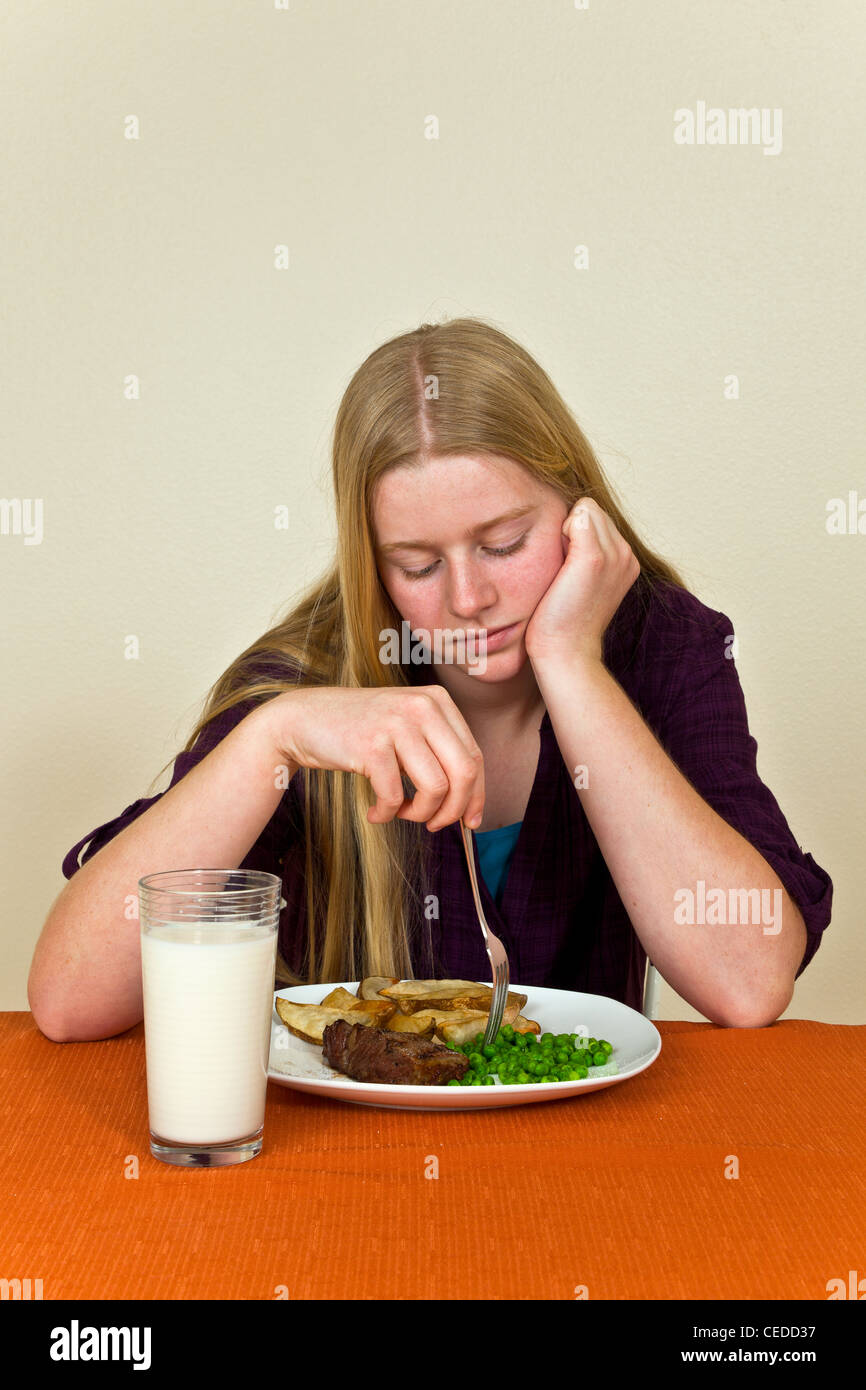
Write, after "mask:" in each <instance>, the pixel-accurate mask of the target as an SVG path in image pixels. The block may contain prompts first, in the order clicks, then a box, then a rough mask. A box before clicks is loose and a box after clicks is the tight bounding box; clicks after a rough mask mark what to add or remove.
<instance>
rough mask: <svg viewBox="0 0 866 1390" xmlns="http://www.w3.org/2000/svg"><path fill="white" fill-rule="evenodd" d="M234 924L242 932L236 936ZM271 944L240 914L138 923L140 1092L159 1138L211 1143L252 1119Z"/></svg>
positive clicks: (235, 1133) (267, 1016)
mask: <svg viewBox="0 0 866 1390" xmlns="http://www.w3.org/2000/svg"><path fill="white" fill-rule="evenodd" d="M241 928H243V929H245V930H246V933H248V935H247V936H246V939H241V940H238V934H239V929H241ZM202 938H204V941H206V942H207V944H206V945H205V944H201V945H198V944H196V942H198V941H200V940H202ZM276 948H277V937H276V932H275V931H269V930H265V929H263V928H262V927H261V926H260V925H257V924H253V923H250V922H238V923H233V924H232V925H231V926H230V927H228V926H220V925H214V924H205V925H204V926H203V927H196V926H194V925H192V924H191V925H189V926H182V927H159V926H157V927H155V928H154V929H153V930H152V931H147V932H143V933H142V936H141V966H142V980H143V988H144V1019H145V1027H144V1039H145V1051H146V1054H147V1099H148V1108H149V1112H150V1128H151V1130H152V1132H153V1133H154V1134H155V1135H157V1136H158V1137H159V1138H161V1139H170V1140H172V1141H176V1142H178V1143H182V1144H220V1143H224V1142H230V1141H231V1140H233V1139H243V1138H246V1137H247V1136H248V1135H250V1134H253V1133H255V1131H256V1130H257V1129H258V1128H259V1127H260V1125H261V1124H262V1121H263V1119H264V1107H265V1090H266V1088H267V1071H268V1051H269V1045H270V1033H271V1014H272V1012H273V997H274V995H273V992H274V961H275V956H276Z"/></svg>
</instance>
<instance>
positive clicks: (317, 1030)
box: [276, 999, 394, 1046]
mask: <svg viewBox="0 0 866 1390" xmlns="http://www.w3.org/2000/svg"><path fill="white" fill-rule="evenodd" d="M276 1008H277V1013H278V1014H279V1016H280V1018H281V1019H282V1020H283V1023H285V1025H286V1027H287V1028H288V1030H289V1032H290V1033H294V1035H295V1037H296V1038H303V1040H304V1042H311V1043H318V1044H319V1045H320V1046H321V1044H322V1040H323V1034H324V1031H325V1029H326V1027H327V1026H328V1024H329V1023H335V1022H336V1021H337V1019H338V1018H342V1019H345V1021H346V1022H347V1023H360V1024H361V1025H362V1026H363V1027H365V1028H375V1027H380V1028H381V1027H382V1026H383V1025H384V1024H385V1023H386V1022H387V1020H388V1019H389V1018H390V1017H391V1015H392V1014H393V1013H394V1005H393V1004H389V1003H388V1001H387V1000H386V999H382V1000H380V1001H379V1002H378V1003H377V1002H376V1000H374V999H370V1000H362V1001H360V1004H359V1001H358V1000H355V1006H354V1008H351V1009H346V1008H340V1007H335V1008H325V1007H323V1006H322V1005H321V1004H296V1003H295V1002H294V1000H292V999H277V1000H276Z"/></svg>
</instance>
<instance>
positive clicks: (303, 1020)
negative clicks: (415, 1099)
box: [276, 975, 613, 1086]
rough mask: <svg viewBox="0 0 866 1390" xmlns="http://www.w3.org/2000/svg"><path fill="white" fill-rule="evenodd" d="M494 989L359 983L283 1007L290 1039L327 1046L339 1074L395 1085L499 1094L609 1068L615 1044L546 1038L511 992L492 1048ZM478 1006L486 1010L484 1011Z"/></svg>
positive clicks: (280, 1003) (468, 984) (579, 1037)
mask: <svg viewBox="0 0 866 1390" xmlns="http://www.w3.org/2000/svg"><path fill="white" fill-rule="evenodd" d="M492 995H493V991H492V989H491V987H490V986H489V985H478V984H476V983H474V982H473V981H472V980H395V979H393V977H390V976H383V975H376V976H370V977H368V978H367V979H365V980H362V981H361V983H360V985H359V986H358V992H357V994H351V993H350V992H349V990H347V989H345V988H344V987H343V986H342V985H335V986H334V987H333V988H332V989H331V990H330V991H329V993H328V994H326V995H325V997H324V999H323V1000H322V1002H321V1003H320V1004H296V1003H294V1001H291V1000H288V999H277V1000H276V1008H277V1013H278V1014H279V1016H280V1018H281V1019H282V1020H283V1022H284V1023H285V1025H286V1027H287V1028H288V1029H289V1031H290V1032H291V1033H294V1035H295V1036H296V1037H298V1038H302V1039H303V1040H304V1041H305V1042H310V1043H317V1044H319V1045H320V1046H321V1048H322V1052H323V1055H324V1058H325V1060H326V1061H327V1062H328V1063H329V1065H330V1066H332V1067H333V1068H334V1070H335V1071H339V1072H342V1074H343V1075H344V1076H350V1077H351V1078H352V1079H353V1080H355V1081H375V1082H385V1083H389V1084H392V1085H397V1086H437V1085H439V1086H441V1085H449V1086H493V1085H495V1084H496V1082H495V1080H494V1078H495V1077H498V1078H499V1082H500V1083H501V1084H502V1085H506V1086H507V1085H513V1084H517V1085H525V1084H531V1083H534V1082H553V1081H582V1080H585V1079H586V1078H587V1077H588V1076H589V1075H590V1073H591V1071H592V1069H593V1068H597V1067H601V1066H604V1065H605V1064H606V1063H608V1062H610V1061H611V1060H612V1058H611V1053H612V1052H613V1045H612V1044H611V1043H609V1042H607V1041H606V1040H605V1039H604V1038H590V1037H586V1036H584V1034H582V1033H557V1034H553V1033H542V1032H541V1026H540V1024H538V1023H535V1022H534V1021H533V1020H532V1019H530V1018H524V1017H523V1015H522V1014H521V1013H520V1009H521V1008H522V1007H523V1006H524V1004H526V1002H527V996H526V995H525V994H519V993H516V992H514V993H509V995H508V1004H507V1006H506V1010H505V1014H504V1016H503V1021H502V1024H501V1026H500V1028H499V1032H498V1033H497V1035H496V1038H495V1040H494V1042H493V1043H491V1044H486V1045H485V1042H484V1034H485V1032H486V1031H487V1023H488V1019H489V1009H490V1003H491V999H492ZM479 1006H480V1007H479Z"/></svg>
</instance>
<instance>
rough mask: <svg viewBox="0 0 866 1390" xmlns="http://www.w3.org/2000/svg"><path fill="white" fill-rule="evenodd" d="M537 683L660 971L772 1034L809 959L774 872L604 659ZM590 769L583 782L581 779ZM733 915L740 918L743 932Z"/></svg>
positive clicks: (738, 1022)
mask: <svg viewBox="0 0 866 1390" xmlns="http://www.w3.org/2000/svg"><path fill="white" fill-rule="evenodd" d="M535 675H536V680H537V682H538V686H539V689H540V690H541V692H542V694H543V696H544V701H545V704H546V706H547V709H548V712H549V714H550V719H551V723H552V725H553V729H554V733H555V735H556V738H557V742H558V744H559V748H560V751H561V753H562V756H563V758H564V760H565V763H566V765H567V767H568V768H569V772H570V774H571V776H572V778H573V780H576V794H577V795H578V796H580V799H581V803H582V805H583V808H584V811H585V813H586V817H587V820H588V821H589V824H590V826H591V828H592V831H593V834H594V835H595V838H596V840H597V842H598V845H599V848H600V850H601V853H602V855H603V856H604V859H605V862H606V864H607V866H608V868H609V870H610V874H611V877H612V879H613V881H614V883H615V885H616V888H617V891H618V892H619V895H620V897H621V899H622V901H623V904H624V906H625V908H626V911H627V912H628V914H629V918H630V920H631V922H632V925H633V926H634V929H635V931H636V933H637V935H638V937H639V938H640V941H641V944H642V946H643V947H644V949H645V951H646V952H647V954H648V956H649V957H650V959H651V960H652V962H653V964H654V965H656V966H657V967H658V969H659V970H660V971H661V973H662V975H663V976H664V978H665V979H666V980H667V981H668V982H669V983H670V984H671V985H672V986H673V988H674V989H676V990H677V992H678V993H679V994H681V995H682V996H683V998H684V999H687V1000H688V1001H689V1003H691V1004H692V1005H693V1006H694V1007H695V1008H696V1009H698V1010H699V1011H700V1012H701V1013H702V1014H704V1015H705V1016H706V1017H707V1018H709V1019H711V1020H713V1021H714V1022H718V1023H722V1024H726V1025H729V1026H742V1027H760V1026H765V1025H766V1024H768V1023H771V1022H772V1021H773V1020H774V1019H776V1018H778V1016H779V1014H780V1013H781V1012H783V1010H784V1009H785V1008H786V1007H787V1005H788V1003H789V1002H790V999H791V995H792V993H793V987H794V976H795V974H796V971H797V969H798V968H799V965H800V962H801V960H802V958H803V952H804V950H805V948H806V930H805V926H804V924H803V919H802V916H801V914H800V912H799V911H798V909H797V908H796V907H795V906H794V904H793V903H792V902H791V900H790V898H789V896H788V894H787V892H786V891H785V889H784V888H783V886H782V883H781V881H780V880H779V878H778V876H777V875H776V873H775V872H774V870H773V869H772V868H771V867H770V865H769V864H768V863H767V861H766V860H765V859H764V858H763V856H762V855H761V854H760V853H759V852H758V851H757V850H756V849H755V848H754V846H753V845H751V844H750V843H749V842H748V841H747V840H746V839H745V838H744V837H743V836H742V835H741V834H740V833H739V832H738V831H736V830H735V829H734V828H733V827H732V826H730V825H729V824H728V823H727V821H725V820H723V819H722V817H721V816H719V815H718V814H717V813H716V812H715V811H714V810H713V809H712V807H711V806H709V805H708V804H707V803H706V802H705V801H704V800H703V798H702V797H701V796H700V795H699V793H698V792H697V791H696V790H695V789H694V788H693V787H692V786H691V785H690V783H689V782H688V781H687V779H686V778H685V777H684V776H683V775H682V773H681V772H680V771H679V770H678V769H677V767H676V766H675V764H674V763H673V762H672V761H671V759H670V758H669V757H668V755H667V754H666V753H665V751H664V749H663V748H662V747H661V745H660V744H659V743H658V741H657V740H656V738H655V736H654V735H653V733H652V731H651V730H650V729H649V728H648V726H647V725H646V724H645V722H644V720H643V719H642V718H641V716H640V714H639V713H638V711H637V710H636V709H635V708H634V706H633V705H632V703H631V701H630V700H629V698H628V696H627V695H626V694H625V692H624V691H623V689H622V688H621V686H620V685H619V684H618V683H617V681H616V680H615V679H614V678H613V676H612V675H611V674H610V672H609V671H608V670H607V668H606V667H605V666H604V665H603V663H602V662H601V661H600V660H596V659H594V658H587V657H585V656H580V657H578V658H574V659H573V660H569V661H562V660H558V661H557V662H556V663H548V664H546V665H545V664H540V665H539V666H536V669H535ZM582 767H583V768H585V769H586V773H585V774H582V773H580V772H579V771H576V769H580V768H582ZM583 782H586V785H581V783H583ZM702 885H703V886H702ZM712 890H722V891H721V893H716V894H715V895H713V891H712ZM749 893H751V896H750V897H747V896H745V895H746V894H749ZM756 893H757V895H758V896H757V897H756ZM732 894H733V896H732ZM690 901H691V902H692V903H693V904H694V905H695V906H696V907H697V911H692V912H690V911H689V907H690ZM707 902H708V903H709V904H710V908H709V909H707V910H706V911H702V910H701V909H702V907H704V906H705V905H706V903H707ZM713 904H715V906H713ZM723 904H724V905H729V906H732V905H736V906H737V907H738V908H739V910H740V916H739V920H738V921H737V922H733V921H732V916H731V912H730V911H728V910H726V908H725V906H723ZM746 904H748V905H749V908H750V909H751V910H750V911H749V913H748V917H747V920H743V917H744V914H743V908H744V907H745V905H746ZM756 907H758V909H759V910H758V914H757V915H758V917H759V920H757V921H755V920H753V914H754V910H755V908H756ZM767 908H769V909H770V911H769V913H768V912H767V911H766V909H767ZM702 917H703V919H704V920H703V921H702V920H700V919H701V918H702ZM773 918H774V919H775V920H773Z"/></svg>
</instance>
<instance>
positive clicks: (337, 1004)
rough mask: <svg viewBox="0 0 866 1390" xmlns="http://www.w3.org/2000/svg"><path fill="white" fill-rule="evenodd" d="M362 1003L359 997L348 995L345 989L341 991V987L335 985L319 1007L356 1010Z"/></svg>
mask: <svg viewBox="0 0 866 1390" xmlns="http://www.w3.org/2000/svg"><path fill="white" fill-rule="evenodd" d="M362 1003H363V1000H362V999H361V997H360V996H359V995H357V994H350V993H349V991H348V990H347V989H343V986H342V985H337V986H336V987H335V988H334V989H332V990H331V992H330V994H326V995H325V997H324V999H323V1000H322V1002H321V1004H320V1006H319V1007H320V1008H323V1009H357V1008H358V1007H359V1006H360V1005H361V1004H362Z"/></svg>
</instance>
